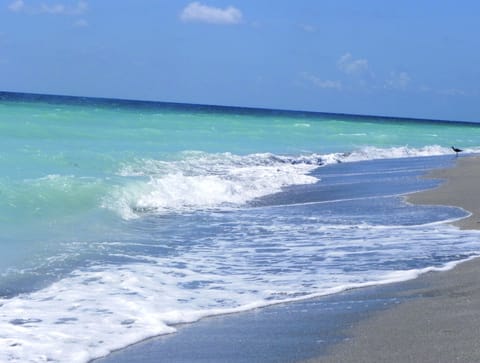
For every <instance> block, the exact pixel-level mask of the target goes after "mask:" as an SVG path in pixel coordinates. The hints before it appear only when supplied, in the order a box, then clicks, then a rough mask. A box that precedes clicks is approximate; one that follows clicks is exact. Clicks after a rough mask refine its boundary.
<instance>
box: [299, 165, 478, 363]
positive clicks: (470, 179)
mask: <svg viewBox="0 0 480 363" xmlns="http://www.w3.org/2000/svg"><path fill="white" fill-rule="evenodd" d="M425 177H427V178H441V179H444V180H443V182H442V184H441V185H440V186H438V187H437V188H435V189H430V190H426V191H420V192H416V193H412V194H410V195H408V196H406V201H407V202H409V203H412V204H423V205H447V206H455V207H460V208H462V209H464V210H466V211H468V212H470V215H469V216H467V217H466V218H464V219H460V220H457V221H454V222H452V223H451V224H452V225H454V226H456V227H458V228H459V229H468V230H479V229H480V208H479V207H480V194H479V193H478V186H477V183H478V182H477V180H479V178H480V157H478V156H469V157H462V158H459V159H458V160H457V162H456V163H455V165H454V166H453V167H451V168H447V169H438V170H434V171H432V172H430V173H428V174H427V175H426V176H425ZM479 275H480V259H479V258H478V257H477V258H472V259H471V260H470V261H466V262H462V263H459V264H457V265H456V266H455V267H454V268H453V269H451V270H448V271H445V272H440V273H426V274H424V275H421V276H419V277H418V278H417V279H415V281H416V283H417V286H420V287H417V288H411V289H407V294H406V296H407V297H413V298H412V299H407V300H403V302H402V303H401V304H399V305H398V306H394V307H392V308H388V309H386V310H383V311H378V312H376V313H374V314H373V315H372V316H371V317H369V318H367V319H364V320H361V321H359V322H358V323H357V324H355V325H354V326H352V328H351V329H350V330H349V332H348V335H349V337H350V338H349V339H347V340H345V341H343V342H342V343H340V344H336V345H333V346H331V347H330V349H329V351H328V352H327V354H325V355H322V356H318V357H316V358H313V359H308V360H305V361H303V362H304V363H340V362H341V363H350V362H352V363H353V362H355V363H362V362H363V363H380V362H390V363H406V362H422V363H430V362H431V363H450V362H465V363H469V362H478V361H480V344H479V343H478V338H477V335H478V326H479V325H480V313H479V311H480V283H479V280H478V276H479Z"/></svg>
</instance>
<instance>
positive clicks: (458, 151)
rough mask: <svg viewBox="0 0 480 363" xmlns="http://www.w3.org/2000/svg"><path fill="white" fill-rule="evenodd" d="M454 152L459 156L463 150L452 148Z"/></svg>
mask: <svg viewBox="0 0 480 363" xmlns="http://www.w3.org/2000/svg"><path fill="white" fill-rule="evenodd" d="M452 150H453V151H455V154H456V155H457V156H458V153H461V152H462V151H463V150H462V149H459V148H458V147H455V146H452Z"/></svg>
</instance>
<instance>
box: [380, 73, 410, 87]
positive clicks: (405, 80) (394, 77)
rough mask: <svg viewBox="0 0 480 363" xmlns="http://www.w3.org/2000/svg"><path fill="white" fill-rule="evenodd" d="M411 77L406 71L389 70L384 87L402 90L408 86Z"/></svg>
mask: <svg viewBox="0 0 480 363" xmlns="http://www.w3.org/2000/svg"><path fill="white" fill-rule="evenodd" d="M411 80H412V79H411V77H410V75H409V74H408V73H407V72H391V73H390V77H389V78H388V79H387V81H386V88H393V89H399V90H404V89H406V88H407V87H408V85H409V84H410V81H411Z"/></svg>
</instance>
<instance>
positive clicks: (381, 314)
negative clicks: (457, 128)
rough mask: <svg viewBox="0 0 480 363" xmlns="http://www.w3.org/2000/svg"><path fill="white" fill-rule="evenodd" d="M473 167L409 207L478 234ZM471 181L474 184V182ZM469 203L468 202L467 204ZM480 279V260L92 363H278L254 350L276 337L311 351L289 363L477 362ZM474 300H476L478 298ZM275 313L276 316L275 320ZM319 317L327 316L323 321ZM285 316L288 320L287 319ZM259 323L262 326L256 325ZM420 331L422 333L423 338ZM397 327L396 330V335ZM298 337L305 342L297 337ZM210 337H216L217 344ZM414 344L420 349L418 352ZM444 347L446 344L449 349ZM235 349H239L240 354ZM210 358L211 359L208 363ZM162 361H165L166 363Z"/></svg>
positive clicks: (418, 195) (220, 323)
mask: <svg viewBox="0 0 480 363" xmlns="http://www.w3.org/2000/svg"><path fill="white" fill-rule="evenodd" d="M472 164H476V165H478V166H479V168H478V169H479V170H478V177H479V178H480V157H475V156H473V157H472V156H470V157H462V158H459V159H458V160H457V162H456V163H455V165H454V166H453V167H451V168H447V169H438V170H434V171H432V172H430V173H428V174H427V175H426V176H425V177H427V178H442V179H445V181H443V182H442V184H441V185H440V186H438V187H437V188H435V189H431V190H426V191H420V192H415V193H412V194H409V195H407V196H406V197H405V200H406V201H407V202H409V203H412V204H427V205H428V204H429V205H448V206H455V207H461V208H463V209H465V210H467V211H470V212H471V213H472V214H471V215H470V216H468V217H466V218H464V219H461V220H458V221H454V222H452V223H451V224H453V225H455V226H457V227H459V228H461V229H479V228H480V223H477V221H478V220H479V219H480V217H479V215H478V211H475V210H473V211H472V210H470V209H469V208H468V207H469V206H470V205H471V204H469V202H471V201H472V200H473V199H475V198H471V197H469V196H468V195H467V196H465V190H471V188H472V187H473V188H474V187H475V183H474V182H473V183H472V182H470V183H469V182H468V180H467V181H465V180H463V181H462V176H472V178H474V177H476V175H477V172H476V170H473V171H472V170H471V169H472ZM459 167H460V169H458V168H459ZM473 169H475V168H473ZM458 170H460V171H458ZM468 179H469V180H471V178H468ZM469 188H470V189H469ZM458 194H460V195H458ZM452 196H455V198H452ZM465 200H466V201H467V202H466V203H462V202H463V201H465ZM478 200H479V201H480V196H479V197H478ZM465 204H467V205H465ZM478 205H480V202H479V204H478ZM472 209H474V208H472ZM438 272H440V273H438ZM478 274H480V262H479V260H478V259H477V258H473V259H471V261H466V262H465V261H461V262H458V263H456V264H455V266H454V267H453V268H451V269H449V270H447V271H434V272H426V273H423V274H421V275H420V276H418V277H416V278H413V279H410V280H407V281H403V282H392V283H390V284H386V285H375V286H371V287H363V288H357V289H352V290H348V291H344V292H341V293H338V294H334V295H330V296H323V297H318V298H311V299H306V300H302V301H298V302H289V303H281V304H279V305H273V306H267V307H264V308H262V309H259V310H257V309H254V310H250V311H246V312H240V313H236V314H233V315H219V316H213V317H208V318H205V319H202V320H200V321H199V322H197V323H195V324H193V325H192V324H186V325H183V326H179V327H178V328H179V329H178V332H177V333H175V334H172V335H164V336H157V337H152V338H149V339H147V340H145V341H142V342H139V343H135V344H133V345H130V346H128V347H125V348H122V349H120V350H118V351H114V352H112V353H110V354H109V355H107V356H106V357H103V358H98V359H95V360H92V361H91V362H90V363H113V362H115V363H117V362H118V363H121V362H130V361H139V362H157V361H168V362H191V361H192V357H195V358H198V359H200V361H208V362H222V361H224V360H222V358H216V359H214V360H211V358H212V353H211V351H212V350H213V351H215V352H216V354H219V357H222V356H223V357H224V358H225V359H226V360H225V361H229V362H247V361H248V362H258V363H266V362H272V363H273V362H276V359H277V358H285V356H282V354H280V355H278V356H275V355H273V356H272V353H273V354H277V353H278V352H280V353H281V350H282V348H280V347H277V348H272V347H269V350H268V349H267V352H268V356H267V355H266V354H263V355H262V353H260V352H261V349H262V348H260V347H259V346H257V345H258V344H260V343H262V344H263V345H265V344H273V343H271V342H270V340H272V339H275V340H278V339H279V338H278V336H276V334H277V335H278V334H280V335H281V337H283V339H289V340H292V339H294V340H296V343H297V345H298V346H297V347H296V348H294V349H300V350H308V349H310V352H308V353H305V354H304V355H303V356H302V354H300V355H299V356H298V357H296V359H294V360H291V361H295V362H305V363H307V362H308V363H332V362H336V363H348V362H352V363H353V362H365V363H367V362H368V363H375V362H385V361H388V362H393V363H395V362H399V363H400V362H416V361H421V362H432V363H433V362H445V363H447V362H451V361H454V360H455V359H457V358H458V357H459V356H460V360H457V361H460V362H471V361H480V348H479V349H478V351H477V350H474V351H469V350H468V347H469V346H474V345H472V344H474V341H473V340H474V339H475V336H476V335H475V332H476V330H477V327H478V325H479V324H480V314H478V315H479V317H478V318H475V317H474V315H475V313H476V311H479V310H480V286H479V287H478V292H476V291H475V293H476V294H477V293H478V299H477V298H475V297H474V296H473V295H472V294H473V293H472V291H470V288H471V287H472V286H475V284H476V283H477V282H476V281H475V278H476V276H478ZM476 294H475V296H477V295H476ZM355 299H358V301H361V304H362V306H357V307H356V308H354V309H353V310H350V311H349V309H351V307H350V306H347V308H346V309H344V310H345V311H343V313H338V312H337V313H336V315H335V318H336V319H338V320H339V322H336V323H335V322H331V323H329V324H327V328H329V329H330V330H331V331H329V332H325V331H323V330H322V329H321V328H322V327H317V328H315V326H318V325H322V324H324V323H325V321H329V319H331V317H329V316H324V315H325V311H322V310H324V307H323V306H324V305H325V304H327V305H328V303H329V302H331V301H335V304H341V303H346V304H347V305H348V304H351V303H352V301H354V300H355ZM472 299H473V300H474V301H479V303H478V304H475V303H474V301H473V303H474V304H473V305H472V306H470V305H468V302H469V301H471V300H472ZM340 301H342V302H340ZM319 306H322V308H319ZM452 306H453V309H457V308H458V311H453V312H450V310H449V309H452ZM431 307H435V309H433V310H432V308H431ZM460 307H461V308H460ZM276 311H278V312H279V313H278V314H276V313H275V312H276ZM439 311H441V313H440V312H439ZM307 312H308V313H307ZM321 313H323V314H324V315H322V317H319V316H320V315H321ZM272 314H275V315H276V317H275V318H274V319H273V320H272V318H271V317H270V318H268V316H269V315H272ZM462 314H471V315H472V317H471V318H468V319H469V322H470V323H471V324H470V329H468V328H467V329H465V330H463V329H460V328H458V326H459V323H458V319H457V320H455V317H458V315H460V317H462V316H463V315H462ZM280 316H286V317H285V318H283V319H282V318H280ZM289 316H291V317H289ZM302 316H307V319H306V320H305V321H303V320H301V318H302ZM443 317H445V319H443ZM450 318H452V319H453V320H455V323H456V325H455V324H453V326H455V327H457V328H456V330H455V329H452V328H449V326H451V325H452V322H451V321H450ZM259 321H260V322H261V324H258V322H259ZM319 322H321V323H322V324H319ZM447 323H448V324H447ZM264 326H265V327H266V328H264V329H263V330H261V331H262V332H263V335H261V336H256V335H255V334H256V331H255V330H258V329H261V328H260V327H264ZM422 326H423V327H425V329H423V330H422V329H421V327H422ZM392 327H395V328H394V329H392ZM397 327H398V328H397ZM460 327H461V328H463V325H461V324H460ZM272 328H274V329H275V328H276V329H277V330H278V329H280V330H285V332H284V333H279V332H278V331H276V332H275V331H274V332H273V333H272V332H269V329H272ZM224 329H227V330H226V331H225V330H224ZM298 329H300V330H298ZM305 331H308V332H310V333H309V335H308V336H305V335H302V334H305ZM462 331H463V333H462ZM412 332H413V333H412ZM429 332H430V333H429ZM252 333H253V339H252ZM298 334H300V337H301V339H300V338H297V337H296V335H298ZM315 334H317V335H315ZM321 334H324V335H325V336H331V335H333V336H334V337H335V338H334V339H333V340H330V341H329V342H326V343H325V345H322V343H320V344H319V341H321V340H322V335H321ZM455 334H457V335H455ZM459 334H461V335H459ZM205 335H213V340H212V338H208V337H206V336H205ZM464 335H466V337H464ZM293 337H294V338H293ZM412 337H415V339H413V338H412ZM468 338H470V339H468ZM312 339H313V340H312ZM412 339H413V340H416V341H417V342H418V343H417V344H415V342H412ZM442 339H443V340H442ZM445 339H447V340H446V341H445ZM451 339H453V341H454V342H455V343H462V344H452V342H451V341H450V340H451ZM472 339H473V340H472ZM229 340H233V345H230V342H229ZM308 340H312V341H310V342H309V341H308ZM280 342H282V340H280ZM312 342H313V343H312ZM377 342H382V343H381V344H380V343H377ZM283 344H290V341H287V340H283ZM469 344H470V345H469ZM238 345H240V347H237V346H238ZM432 345H433V346H434V347H435V348H434V349H433V350H434V352H431V350H432ZM457 346H458V347H457ZM182 347H183V348H182ZM451 347H453V348H451ZM441 348H443V349H444V350H447V351H448V352H455V354H456V355H455V357H456V358H455V359H452V356H451V355H449V354H447V353H448V352H443V350H442V349H441ZM182 349H186V350H191V351H193V352H190V353H189V354H187V353H185V354H186V355H188V357H185V356H183V354H180V355H179V354H178V352H179V351H181V350H182ZM234 349H240V351H241V352H242V358H241V359H237V357H235V359H234V360H232V350H234ZM244 350H247V351H248V352H249V353H250V355H246V356H245V355H244ZM458 352H460V353H461V354H460V353H458ZM462 352H463V353H462ZM468 352H471V355H468ZM208 353H209V354H210V358H207V360H205V356H208ZM457 353H458V354H457ZM222 354H223V355H222ZM227 354H230V356H227ZM160 357H162V358H163V357H164V358H165V359H166V360H163V359H162V358H160ZM462 357H463V358H462ZM246 358H248V359H246ZM444 358H445V359H444ZM202 359H203V360H202ZM442 359H443V360H442ZM193 361H196V359H195V360H193ZM284 361H285V360H284ZM289 361H290V360H289Z"/></svg>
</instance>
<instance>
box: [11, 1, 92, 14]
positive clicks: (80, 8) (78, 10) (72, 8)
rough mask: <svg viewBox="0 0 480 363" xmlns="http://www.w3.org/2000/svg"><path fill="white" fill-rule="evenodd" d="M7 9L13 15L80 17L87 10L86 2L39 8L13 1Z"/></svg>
mask: <svg viewBox="0 0 480 363" xmlns="http://www.w3.org/2000/svg"><path fill="white" fill-rule="evenodd" d="M8 9H9V10H10V11H13V12H15V13H20V12H26V13H30V14H51V15H82V14H85V13H86V12H87V10H88V4H87V2H86V1H78V2H77V3H76V4H75V5H65V4H63V3H52V4H46V3H42V4H40V5H39V6H32V5H27V4H26V3H25V1H23V0H14V1H13V2H11V3H10V5H8Z"/></svg>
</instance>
